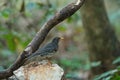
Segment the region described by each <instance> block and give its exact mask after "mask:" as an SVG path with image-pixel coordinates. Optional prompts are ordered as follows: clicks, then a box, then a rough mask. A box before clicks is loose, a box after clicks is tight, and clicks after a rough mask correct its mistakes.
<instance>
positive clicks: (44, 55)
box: [24, 37, 63, 65]
mask: <svg viewBox="0 0 120 80" xmlns="http://www.w3.org/2000/svg"><path fill="white" fill-rule="evenodd" d="M60 39H63V38H62V37H55V38H53V40H52V41H51V42H49V43H48V44H46V45H44V46H43V47H42V48H39V49H38V50H37V51H36V52H35V53H32V54H31V55H30V56H28V58H26V59H25V60H26V61H25V63H24V65H26V64H28V63H30V62H33V61H41V60H44V59H49V58H51V57H52V56H54V54H55V53H56V52H57V51H58V44H59V41H60Z"/></svg>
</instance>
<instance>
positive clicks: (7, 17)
mask: <svg viewBox="0 0 120 80" xmlns="http://www.w3.org/2000/svg"><path fill="white" fill-rule="evenodd" d="M70 2H71V1H69V0H24V2H23V0H9V1H8V0H0V70H2V69H6V68H8V67H9V66H10V65H11V64H12V63H13V62H14V61H15V60H16V58H17V56H18V55H19V54H20V53H21V52H22V51H23V50H24V49H25V47H26V46H27V44H28V43H29V42H30V41H31V40H32V38H33V37H34V36H35V34H36V32H37V31H38V30H39V29H40V28H41V27H42V25H43V24H44V23H45V22H46V21H48V20H49V19H50V18H51V17H53V16H54V14H55V13H56V12H57V11H59V10H60V9H62V8H63V7H64V6H66V5H67V4H68V3H70ZM105 7H106V9H107V14H108V17H109V20H110V22H111V24H112V26H113V28H114V29H115V32H116V35H117V37H118V39H120V36H119V34H120V0H105ZM84 35H85V34H84V29H83V25H82V21H81V16H80V11H77V12H76V13H75V14H74V15H73V16H71V17H70V18H68V19H66V20H65V21H64V22H62V23H60V24H58V25H57V26H56V27H55V28H54V29H53V30H52V31H51V32H50V33H49V35H48V36H47V38H46V40H45V41H44V43H43V44H42V45H44V44H45V43H46V42H49V41H50V40H51V39H52V38H53V37H54V36H62V37H64V40H62V41H61V42H60V48H59V51H58V54H57V55H56V56H55V58H54V59H53V61H54V62H56V63H58V64H59V65H60V66H61V67H63V68H64V70H65V73H66V77H68V78H69V77H73V78H74V77H88V75H89V74H90V71H89V70H90V66H91V63H90V61H89V52H88V50H87V45H86V40H85V38H84ZM97 64H99V63H92V66H96V65H97ZM83 75H84V76H83ZM76 80H77V79H76ZM78 80H80V79H78Z"/></svg>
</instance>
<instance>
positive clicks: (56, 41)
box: [52, 37, 64, 43]
mask: <svg viewBox="0 0 120 80" xmlns="http://www.w3.org/2000/svg"><path fill="white" fill-rule="evenodd" d="M60 39H64V38H63V37H55V38H53V40H52V42H54V43H58V42H59V41H60Z"/></svg>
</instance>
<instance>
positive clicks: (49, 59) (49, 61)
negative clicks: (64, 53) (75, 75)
mask: <svg viewBox="0 0 120 80" xmlns="http://www.w3.org/2000/svg"><path fill="white" fill-rule="evenodd" d="M46 59H47V60H48V64H49V65H50V66H52V62H51V58H50V57H47V58H46Z"/></svg>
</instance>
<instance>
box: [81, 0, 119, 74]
mask: <svg viewBox="0 0 120 80" xmlns="http://www.w3.org/2000/svg"><path fill="white" fill-rule="evenodd" d="M81 15H82V21H83V26H84V29H85V33H86V41H87V42H88V49H89V53H90V60H91V62H96V61H101V65H100V66H97V67H92V69H91V70H92V73H93V74H94V75H96V74H100V73H103V72H105V71H108V70H110V69H112V68H114V67H115V65H112V61H113V60H114V59H115V58H116V57H117V56H119V55H120V46H119V41H118V40H117V38H116V35H115V32H114V30H113V28H112V26H111V24H110V22H109V19H108V17H107V13H106V10H105V6H104V1H103V0H86V2H85V4H84V6H83V8H82V10H81Z"/></svg>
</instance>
